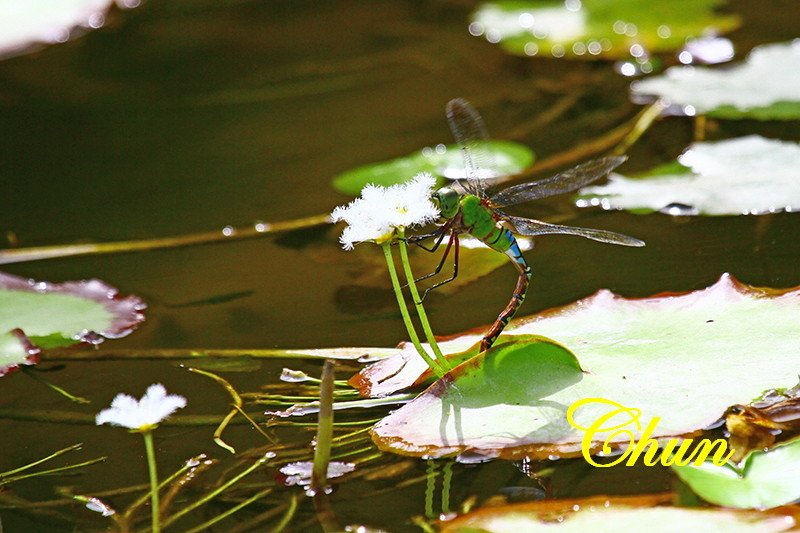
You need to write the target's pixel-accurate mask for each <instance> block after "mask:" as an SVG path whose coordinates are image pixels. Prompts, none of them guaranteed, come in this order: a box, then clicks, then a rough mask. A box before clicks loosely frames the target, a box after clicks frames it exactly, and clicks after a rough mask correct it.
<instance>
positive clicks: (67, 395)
mask: <svg viewBox="0 0 800 533" xmlns="http://www.w3.org/2000/svg"><path fill="white" fill-rule="evenodd" d="M22 371H23V372H24V373H25V375H26V376H28V377H31V378H33V379H35V380H36V381H38V382H39V383H41V384H43V385H46V386H48V387H50V388H51V389H53V390H54V391H56V392H57V393H58V394H60V395H62V396H63V397H65V398H66V399H68V400H69V401H71V402H75V403H92V402H91V400H87V399H86V398H81V397H80V396H75V395H74V394H70V393H68V392H67V391H66V390H64V389H62V388H61V387H59V386H58V385H54V384H52V383H50V382H49V381H47V380H46V379H44V378H42V377H40V376H38V375H37V374H36V370H34V369H29V368H25V367H23V368H22Z"/></svg>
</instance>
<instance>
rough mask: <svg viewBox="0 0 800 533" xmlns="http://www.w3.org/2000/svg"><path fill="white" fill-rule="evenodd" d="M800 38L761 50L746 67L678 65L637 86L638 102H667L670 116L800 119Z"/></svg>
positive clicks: (633, 94)
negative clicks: (798, 74)
mask: <svg viewBox="0 0 800 533" xmlns="http://www.w3.org/2000/svg"><path fill="white" fill-rule="evenodd" d="M798 71H800V40H795V41H793V42H790V43H777V44H769V45H763V46H759V47H756V48H754V49H753V50H752V52H750V54H749V55H748V56H747V59H746V60H745V61H744V62H743V63H742V64H740V65H737V66H735V67H731V68H725V69H714V68H706V67H694V66H688V67H672V68H670V69H667V71H666V72H665V73H664V74H663V75H661V76H653V77H651V78H648V79H645V80H641V81H636V82H634V83H632V84H631V97H632V99H633V100H634V101H635V102H648V101H650V100H652V99H653V98H655V97H660V98H663V99H664V100H666V101H667V102H668V103H669V104H671V105H670V107H669V108H668V112H671V113H673V114H678V115H696V114H700V115H709V116H713V117H719V118H726V119H742V118H751V119H758V120H796V119H798V118H800V96H798V95H800V79H798V78H800V77H798V76H797V72H798Z"/></svg>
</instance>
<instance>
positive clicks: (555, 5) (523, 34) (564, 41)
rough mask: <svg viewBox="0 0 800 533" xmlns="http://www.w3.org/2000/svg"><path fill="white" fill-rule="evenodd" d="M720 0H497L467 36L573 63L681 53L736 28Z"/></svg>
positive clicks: (474, 19) (480, 14)
mask: <svg viewBox="0 0 800 533" xmlns="http://www.w3.org/2000/svg"><path fill="white" fill-rule="evenodd" d="M722 4H723V2H721V1H720V0H699V1H698V0H662V1H659V2H644V3H643V2H640V1H638V0H567V1H565V2H556V1H553V0H498V1H494V2H485V3H483V4H481V6H480V7H479V8H478V9H477V10H476V11H475V13H473V15H472V21H471V24H470V33H472V34H473V35H476V36H477V35H482V36H484V37H485V38H486V39H487V40H488V41H489V42H492V43H499V44H500V46H502V47H503V49H504V50H506V51H508V52H510V53H512V54H516V55H526V56H535V55H544V56H550V57H568V58H574V59H619V58H629V57H631V56H633V57H635V58H637V59H641V58H646V57H647V53H648V52H667V51H673V50H678V49H680V48H681V47H682V46H683V45H684V44H685V42H686V40H687V39H688V38H691V37H699V36H701V35H703V34H704V33H707V32H708V31H709V30H710V29H712V30H713V31H715V33H724V32H727V31H731V30H734V29H736V28H737V27H738V26H739V24H740V20H739V17H737V16H734V15H719V14H717V13H715V12H714V9H715V8H716V7H718V6H720V5H722Z"/></svg>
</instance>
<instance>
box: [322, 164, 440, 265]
mask: <svg viewBox="0 0 800 533" xmlns="http://www.w3.org/2000/svg"><path fill="white" fill-rule="evenodd" d="M435 185H436V179H435V178H434V177H433V176H432V175H430V174H429V173H427V172H421V173H419V174H417V175H416V176H414V178H413V179H412V180H410V181H408V182H406V183H402V184H399V185H392V186H391V187H381V186H380V185H367V186H366V187H364V189H363V190H362V191H361V198H356V199H355V200H353V201H352V202H350V203H349V204H348V205H347V206H346V207H345V206H339V207H337V208H336V209H334V210H333V213H331V218H332V219H333V221H334V222H339V221H342V220H343V221H345V222H347V227H346V228H345V229H344V232H342V236H341V237H340V238H339V241H340V242H341V243H342V247H343V248H344V249H345V250H352V249H353V245H354V244H355V243H358V242H366V241H373V242H376V243H378V244H381V243H383V242H386V241H387V240H389V239H391V238H392V236H393V235H394V232H395V230H396V229H398V228H399V229H402V228H408V227H411V226H414V225H420V224H427V223H428V222H431V221H433V220H436V218H438V216H439V210H438V209H436V206H435V205H434V204H433V202H431V191H432V189H433V187H434V186H435Z"/></svg>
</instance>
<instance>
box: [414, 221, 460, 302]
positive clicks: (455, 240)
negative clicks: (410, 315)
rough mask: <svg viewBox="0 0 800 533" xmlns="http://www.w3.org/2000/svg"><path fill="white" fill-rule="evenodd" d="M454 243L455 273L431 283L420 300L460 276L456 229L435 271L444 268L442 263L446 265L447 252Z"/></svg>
mask: <svg viewBox="0 0 800 533" xmlns="http://www.w3.org/2000/svg"><path fill="white" fill-rule="evenodd" d="M452 244H455V247H454V249H453V275H452V276H450V277H449V278H447V279H446V280H444V281H440V282H439V283H437V284H435V285H431V286H430V287H428V288H427V289H425V292H424V293H423V294H422V298H420V302H422V301H423V300H424V299H425V297H426V296H427V295H428V293H429V292H431V291H432V290H433V289H435V288H436V287H441V286H442V285H444V284H446V283H450V282H451V281H453V280H454V279H456V278H457V277H458V233H456V232H455V231H454V232H453V233H451V234H450V242H448V243H447V249H446V250H445V255H444V257H442V261H441V262H440V263H439V267H438V268H437V272H434V274H436V273H438V271H439V270H441V269H442V265H444V260H445V259H446V258H447V252H448V251H449V250H450V246H451V245H452ZM432 275H433V274H430V275H428V276H425V277H430V276H432Z"/></svg>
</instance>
